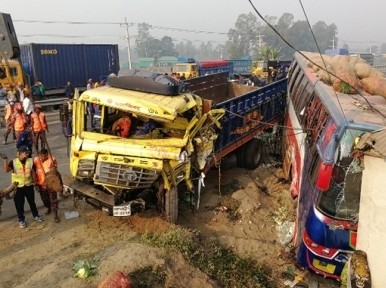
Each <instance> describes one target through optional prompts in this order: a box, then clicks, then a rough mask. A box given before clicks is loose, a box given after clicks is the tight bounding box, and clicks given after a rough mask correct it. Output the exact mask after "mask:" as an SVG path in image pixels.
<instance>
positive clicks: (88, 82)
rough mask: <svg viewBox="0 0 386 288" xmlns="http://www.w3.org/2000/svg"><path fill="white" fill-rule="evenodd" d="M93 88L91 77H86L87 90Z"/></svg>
mask: <svg viewBox="0 0 386 288" xmlns="http://www.w3.org/2000/svg"><path fill="white" fill-rule="evenodd" d="M93 88H94V83H92V79H91V78H90V79H88V81H87V90H91V89H93Z"/></svg>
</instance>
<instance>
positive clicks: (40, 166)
mask: <svg viewBox="0 0 386 288" xmlns="http://www.w3.org/2000/svg"><path fill="white" fill-rule="evenodd" d="M34 164H35V166H36V184H37V185H38V188H39V190H40V197H41V198H42V202H43V204H44V207H46V208H47V211H46V212H45V213H44V214H45V215H49V214H51V212H54V221H55V222H56V223H58V222H59V221H60V219H59V217H58V210H59V204H58V203H59V201H58V196H57V192H56V191H54V190H52V189H50V188H49V187H47V185H45V183H44V180H45V177H46V175H47V173H49V172H50V171H55V170H56V171H57V170H58V163H57V161H56V159H55V157H54V156H52V155H51V154H49V153H48V150H47V149H45V148H43V149H42V150H41V151H40V152H39V154H38V156H36V157H35V158H34Z"/></svg>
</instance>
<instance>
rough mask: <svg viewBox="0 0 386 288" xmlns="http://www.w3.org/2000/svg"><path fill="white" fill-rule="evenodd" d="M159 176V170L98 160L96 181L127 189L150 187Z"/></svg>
mask: <svg viewBox="0 0 386 288" xmlns="http://www.w3.org/2000/svg"><path fill="white" fill-rule="evenodd" d="M157 178H158V174H157V171H152V170H148V169H143V168H138V167H132V166H128V165H122V164H115V163H108V162H98V164H97V169H96V176H95V181H96V182H99V183H106V184H110V185H117V186H121V187H124V188H125V189H140V188H147V187H150V186H151V185H152V184H153V183H154V181H155V180H156V179H157Z"/></svg>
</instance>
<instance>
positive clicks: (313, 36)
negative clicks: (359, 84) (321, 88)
mask: <svg viewBox="0 0 386 288" xmlns="http://www.w3.org/2000/svg"><path fill="white" fill-rule="evenodd" d="M299 3H300V6H301V8H302V11H303V14H304V17H306V21H307V24H308V27H309V28H310V31H311V35H312V38H313V39H314V42H315V45H316V48H317V49H318V51H319V55H320V58H321V59H322V61H323V65H324V67H325V71H327V64H326V61H325V60H324V58H323V57H322V52H321V51H320V47H319V44H318V41H317V40H316V37H315V33H314V31H313V30H312V27H311V24H310V21H309V20H308V15H307V13H306V10H305V9H304V6H303V3H302V0H299ZM328 77H329V79H330V82H332V81H331V74H330V73H328ZM350 86H351V85H350ZM332 90H333V92H334V95H335V97H336V100H337V101H338V104H339V108H340V110H341V111H342V115H343V118H344V120H345V121H346V124H347V125H348V120H347V118H346V115H345V113H344V111H343V107H342V103H340V100H339V97H338V94H337V93H336V91H335V89H332ZM349 132H350V134H351V136H352V138H354V137H353V135H352V133H351V130H350V129H349Z"/></svg>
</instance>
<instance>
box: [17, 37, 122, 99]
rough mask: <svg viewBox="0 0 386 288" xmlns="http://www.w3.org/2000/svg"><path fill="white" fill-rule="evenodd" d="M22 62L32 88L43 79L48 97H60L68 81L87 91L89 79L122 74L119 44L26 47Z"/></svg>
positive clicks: (22, 51) (33, 44)
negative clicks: (120, 71)
mask: <svg viewBox="0 0 386 288" xmlns="http://www.w3.org/2000/svg"><path fill="white" fill-rule="evenodd" d="M20 47H21V61H22V64H23V68H24V71H25V73H26V74H27V75H28V77H29V79H30V83H31V85H33V83H35V82H36V81H37V80H41V81H42V83H43V84H44V86H45V88H46V94H47V95H52V94H60V93H63V91H64V86H65V85H66V83H67V81H70V82H71V84H72V85H73V86H74V87H77V88H80V89H84V88H85V87H86V85H87V80H88V79H90V78H91V79H93V80H94V81H95V80H96V79H100V78H102V77H107V76H108V75H109V74H111V73H115V74H117V73H118V71H119V56H118V45H116V44H111V45H110V44H36V43H31V44H25V45H20Z"/></svg>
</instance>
